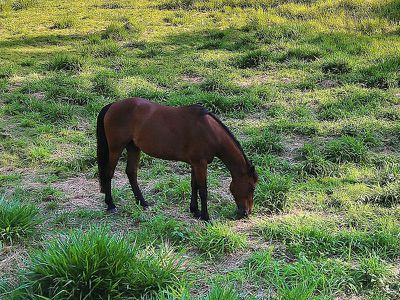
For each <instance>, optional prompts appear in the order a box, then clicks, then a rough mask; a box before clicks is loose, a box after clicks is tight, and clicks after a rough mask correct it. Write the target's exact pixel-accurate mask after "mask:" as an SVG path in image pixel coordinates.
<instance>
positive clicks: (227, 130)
mask: <svg viewBox="0 0 400 300" xmlns="http://www.w3.org/2000/svg"><path fill="white" fill-rule="evenodd" d="M191 106H192V107H193V108H197V109H199V111H200V112H201V113H202V114H204V115H209V116H210V117H212V118H213V119H214V120H215V121H217V123H218V124H219V125H220V126H221V127H222V128H223V129H224V130H225V132H226V133H227V134H228V135H229V136H230V137H231V139H232V140H233V142H234V143H235V144H236V146H237V147H238V149H239V150H240V152H241V153H242V155H243V157H244V160H245V161H246V166H247V168H248V169H249V170H250V168H251V167H252V163H251V162H250V161H249V159H248V158H247V156H246V154H245V153H244V151H243V148H242V146H241V145H240V143H239V141H238V140H237V139H236V138H235V136H234V135H233V133H232V131H230V130H229V128H228V127H226V125H225V124H224V123H222V121H221V120H220V119H219V118H218V117H217V116H216V115H214V114H213V113H212V112H210V111H209V110H208V109H207V108H205V107H204V106H202V105H200V104H195V105H191Z"/></svg>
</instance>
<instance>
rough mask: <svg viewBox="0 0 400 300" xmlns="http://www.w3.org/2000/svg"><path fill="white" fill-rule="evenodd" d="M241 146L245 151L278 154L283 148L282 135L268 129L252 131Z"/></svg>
mask: <svg viewBox="0 0 400 300" xmlns="http://www.w3.org/2000/svg"><path fill="white" fill-rule="evenodd" d="M243 146H244V148H246V150H247V151H249V152H251V153H257V154H266V153H275V154H279V153H281V152H282V151H283V150H284V146H283V144H282V137H281V136H280V135H277V134H275V133H273V132H270V131H268V130H263V131H262V132H254V134H252V135H251V137H250V139H249V140H247V141H246V142H245V143H244V144H243Z"/></svg>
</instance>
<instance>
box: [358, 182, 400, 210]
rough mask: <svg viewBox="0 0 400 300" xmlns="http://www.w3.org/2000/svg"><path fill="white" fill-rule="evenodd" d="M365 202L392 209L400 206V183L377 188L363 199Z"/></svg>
mask: <svg viewBox="0 0 400 300" xmlns="http://www.w3.org/2000/svg"><path fill="white" fill-rule="evenodd" d="M361 199H362V200H363V201H364V202H367V203H373V204H378V205H381V206H384V207H392V206H396V205H398V204H400V181H399V180H397V181H394V182H391V183H388V184H387V185H384V186H378V187H376V188H375V189H374V190H373V191H372V192H371V193H369V194H368V195H366V196H364V197H361Z"/></svg>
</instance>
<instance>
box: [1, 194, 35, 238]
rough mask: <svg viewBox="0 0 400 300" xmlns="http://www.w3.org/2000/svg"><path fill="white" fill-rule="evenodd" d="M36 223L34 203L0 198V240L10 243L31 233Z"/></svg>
mask: <svg viewBox="0 0 400 300" xmlns="http://www.w3.org/2000/svg"><path fill="white" fill-rule="evenodd" d="M38 223H39V218H38V209H37V208H36V206H35V205H33V204H25V203H20V202H19V201H16V200H6V199H5V196H2V197H1V198H0V241H4V242H7V243H12V242H14V241H16V240H19V239H22V238H24V237H27V236H29V235H32V234H33V233H34V232H35V230H36V225H38Z"/></svg>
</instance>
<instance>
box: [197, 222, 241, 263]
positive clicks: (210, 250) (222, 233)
mask: <svg viewBox="0 0 400 300" xmlns="http://www.w3.org/2000/svg"><path fill="white" fill-rule="evenodd" d="M191 241H192V244H193V245H194V246H195V247H196V248H197V249H199V250H200V252H201V253H202V254H203V255H204V256H206V257H208V258H214V257H220V256H222V255H223V254H226V253H232V252H235V251H237V250H241V249H243V248H244V247H245V246H246V238H245V237H243V236H241V235H239V234H238V233H235V232H233V231H232V229H230V227H229V226H228V225H227V224H222V223H215V224H211V225H207V226H205V227H204V228H202V229H199V230H198V231H195V232H194V234H193V237H192V240H191Z"/></svg>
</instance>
